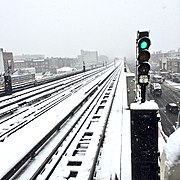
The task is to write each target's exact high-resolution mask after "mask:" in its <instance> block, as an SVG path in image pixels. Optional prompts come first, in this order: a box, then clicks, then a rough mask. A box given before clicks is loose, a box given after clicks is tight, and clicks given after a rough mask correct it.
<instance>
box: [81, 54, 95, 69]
mask: <svg viewBox="0 0 180 180" xmlns="http://www.w3.org/2000/svg"><path fill="white" fill-rule="evenodd" d="M79 58H80V60H81V61H82V62H84V63H85V66H91V67H94V66H97V64H98V52H97V51H84V50H81V55H80V56H79Z"/></svg>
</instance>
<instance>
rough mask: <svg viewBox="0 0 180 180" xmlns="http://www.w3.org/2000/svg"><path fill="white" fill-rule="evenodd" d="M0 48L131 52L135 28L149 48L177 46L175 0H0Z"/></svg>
mask: <svg viewBox="0 0 180 180" xmlns="http://www.w3.org/2000/svg"><path fill="white" fill-rule="evenodd" d="M0 2H1V5H0V23H1V28H0V34H1V38H0V47H2V48H3V49H4V50H6V51H10V52H13V54H14V55H20V54H44V55H45V56H48V57H51V56H54V57H55V56H58V57H76V56H77V55H78V54H80V50H81V49H84V50H95V51H98V53H99V54H105V55H108V56H110V57H135V55H134V54H135V39H136V34H137V30H141V29H148V30H150V38H151V41H152V45H151V47H150V50H151V51H152V52H154V51H159V50H162V51H163V52H166V51H168V50H172V49H174V50H177V48H178V47H180V36H179V32H180V20H179V17H180V1H179V0H158V1H157V0H31V1H29V0H1V1H0Z"/></svg>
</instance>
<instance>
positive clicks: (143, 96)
mask: <svg viewBox="0 0 180 180" xmlns="http://www.w3.org/2000/svg"><path fill="white" fill-rule="evenodd" d="M145 101H146V86H145V85H141V103H144V102H145Z"/></svg>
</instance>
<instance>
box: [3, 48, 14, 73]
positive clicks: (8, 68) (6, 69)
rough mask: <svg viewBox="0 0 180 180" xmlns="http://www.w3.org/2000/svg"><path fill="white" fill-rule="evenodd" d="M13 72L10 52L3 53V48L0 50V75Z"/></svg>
mask: <svg viewBox="0 0 180 180" xmlns="http://www.w3.org/2000/svg"><path fill="white" fill-rule="evenodd" d="M13 72H14V61H13V53H12V52H3V48H0V74H1V75H3V74H4V73H10V74H12V73H13Z"/></svg>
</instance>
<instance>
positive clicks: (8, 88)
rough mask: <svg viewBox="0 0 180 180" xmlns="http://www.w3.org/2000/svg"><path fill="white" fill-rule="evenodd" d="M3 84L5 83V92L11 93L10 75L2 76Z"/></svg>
mask: <svg viewBox="0 0 180 180" xmlns="http://www.w3.org/2000/svg"><path fill="white" fill-rule="evenodd" d="M4 84H5V94H6V95H11V94H12V83H11V76H10V75H5V76H4Z"/></svg>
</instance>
